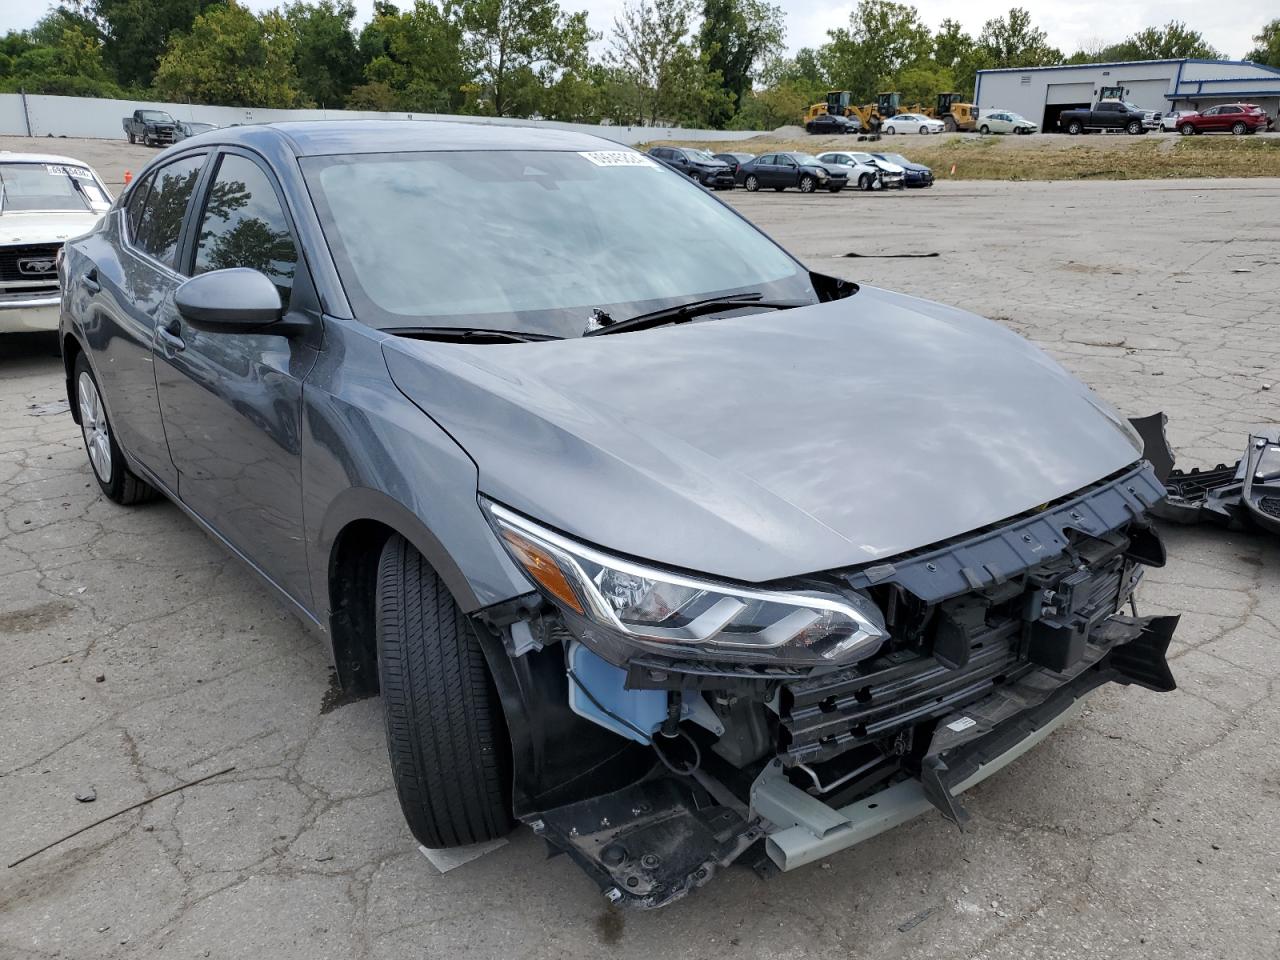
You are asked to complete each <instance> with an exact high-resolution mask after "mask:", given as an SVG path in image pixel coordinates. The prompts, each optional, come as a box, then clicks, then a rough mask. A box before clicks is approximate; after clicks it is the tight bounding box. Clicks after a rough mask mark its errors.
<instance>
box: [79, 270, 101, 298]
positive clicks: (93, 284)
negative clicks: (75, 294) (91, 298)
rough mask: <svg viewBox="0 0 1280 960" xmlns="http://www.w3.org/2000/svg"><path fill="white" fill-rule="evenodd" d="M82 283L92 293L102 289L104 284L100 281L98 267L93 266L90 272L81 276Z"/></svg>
mask: <svg viewBox="0 0 1280 960" xmlns="http://www.w3.org/2000/svg"><path fill="white" fill-rule="evenodd" d="M80 283H81V284H83V285H84V288H85V289H86V290H88V291H89V292H90V293H97V292H98V291H99V290H101V289H102V284H100V283H99V282H98V268H97V267H93V268H92V269H90V270H89V272H88V273H86V274H85V275H84V276H83V277H81V278H80Z"/></svg>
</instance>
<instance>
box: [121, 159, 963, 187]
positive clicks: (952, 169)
mask: <svg viewBox="0 0 1280 960" xmlns="http://www.w3.org/2000/svg"><path fill="white" fill-rule="evenodd" d="M955 175H956V165H955V164H954V163H953V164H952V165H951V176H953V177H954V176H955ZM128 182H129V181H128V180H126V181H125V183H128Z"/></svg>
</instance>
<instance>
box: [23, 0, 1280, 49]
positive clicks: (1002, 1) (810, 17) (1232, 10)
mask: <svg viewBox="0 0 1280 960" xmlns="http://www.w3.org/2000/svg"><path fill="white" fill-rule="evenodd" d="M245 2H246V3H247V5H248V6H249V7H252V8H253V9H255V10H262V9H266V8H268V7H274V6H278V5H279V3H280V0H245ZM775 2H780V3H781V4H782V8H783V10H785V11H786V15H787V46H788V47H789V48H790V49H792V50H795V49H797V48H798V47H806V46H817V45H819V44H820V43H822V42H823V41H824V40H825V39H826V37H827V31H828V30H829V29H831V28H832V27H833V26H843V25H844V24H846V23H847V22H848V19H849V13H850V12H851V11H852V10H853V8H854V6H855V2H852V0H851V2H840V0H775ZM410 3H411V0H400V3H399V5H400V6H401V7H405V6H409V5H410ZM355 4H356V10H357V14H356V20H357V22H358V23H364V22H366V21H367V20H368V19H369V16H370V14H371V13H372V11H373V0H355ZM561 5H562V6H563V7H564V8H565V9H567V10H580V9H584V8H585V9H586V11H587V13H588V15H589V17H590V20H591V26H592V28H593V29H594V30H596V31H597V32H600V33H605V32H607V30H608V27H609V25H610V24H611V23H612V22H613V18H614V16H615V15H616V14H617V12H618V10H619V9H620V8H621V6H622V0H561ZM915 6H916V8H917V9H918V10H919V11H920V15H921V16H922V17H923V18H924V21H925V22H926V23H927V24H929V26H930V27H936V26H937V25H938V23H939V22H941V21H942V19H943V18H944V17H948V16H950V17H954V18H956V19H958V20H959V21H960V22H961V23H963V24H964V26H965V28H966V29H967V30H969V31H970V32H971V33H973V34H975V35H976V34H977V33H978V31H979V30H981V29H982V24H983V23H984V22H985V21H986V20H987V19H988V18H990V17H995V16H1000V15H1002V14H1004V13H1006V12H1007V11H1008V9H1009V8H1010V7H1011V6H1023V7H1026V8H1027V9H1028V10H1030V11H1031V15H1032V19H1033V20H1034V22H1035V24H1036V25H1037V26H1039V27H1040V28H1041V29H1043V30H1045V31H1046V32H1047V33H1048V34H1049V42H1050V43H1052V44H1053V45H1054V46H1056V47H1058V48H1060V49H1061V50H1063V51H1064V52H1066V53H1071V52H1072V51H1073V50H1076V49H1078V48H1079V47H1080V46H1082V45H1085V44H1090V45H1092V44H1093V43H1094V42H1095V41H1103V42H1105V43H1112V42H1115V41H1117V40H1122V39H1124V38H1125V37H1126V36H1128V35H1129V34H1131V33H1134V32H1136V31H1138V30H1141V29H1142V28H1143V27H1146V26H1151V25H1157V24H1163V23H1166V22H1168V21H1169V20H1185V21H1186V22H1187V24H1188V25H1189V26H1191V27H1192V28H1193V29H1195V30H1199V31H1200V32H1201V33H1203V34H1204V35H1205V38H1206V39H1207V40H1208V41H1209V42H1210V43H1211V44H1212V45H1213V46H1214V47H1216V48H1217V49H1219V50H1221V51H1222V52H1223V53H1225V54H1227V55H1228V56H1229V57H1232V58H1237V59H1238V58H1240V57H1243V56H1244V55H1245V53H1246V52H1247V51H1248V50H1249V49H1250V48H1251V47H1252V46H1253V43H1252V38H1253V35H1254V34H1256V33H1258V31H1259V30H1261V28H1262V25H1263V24H1264V23H1265V22H1266V21H1268V20H1269V19H1271V18H1273V17H1275V16H1277V15H1280V10H1278V9H1277V7H1276V3H1275V0H1217V2H1216V3H1213V4H1206V3H1204V2H1194V3H1193V2H1191V0H1163V2H1159V3H1149V2H1142V0H1139V2H1133V3H1131V2H1125V3H1116V2H1115V0H969V2H967V3H964V4H963V5H962V4H958V3H955V2H954V0H917V2H916V3H915ZM42 9H43V7H42V5H41V3H40V2H38V0H37V2H36V3H29V4H28V3H20V2H18V0H0V32H3V31H5V30H10V29H24V28H26V27H29V26H31V24H32V23H33V22H34V21H35V20H36V18H37V17H38V16H39V15H40V12H41V10H42Z"/></svg>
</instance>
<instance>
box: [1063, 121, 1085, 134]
mask: <svg viewBox="0 0 1280 960" xmlns="http://www.w3.org/2000/svg"><path fill="white" fill-rule="evenodd" d="M1067 133H1069V134H1071V136H1073V137H1076V136H1079V135H1080V134H1082V133H1084V124H1082V123H1081V122H1080V121H1079V120H1072V121H1071V122H1070V123H1068V124H1067Z"/></svg>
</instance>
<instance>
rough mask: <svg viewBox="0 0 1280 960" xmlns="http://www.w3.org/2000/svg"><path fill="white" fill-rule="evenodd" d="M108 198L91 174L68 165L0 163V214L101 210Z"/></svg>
mask: <svg viewBox="0 0 1280 960" xmlns="http://www.w3.org/2000/svg"><path fill="white" fill-rule="evenodd" d="M110 203H111V198H110V197H108V196H107V194H106V191H105V190H103V189H102V186H101V185H100V184H99V183H98V181H97V180H96V179H95V178H94V176H93V172H92V171H91V170H90V169H89V168H88V167H84V166H80V165H79V164H70V163H0V213H15V212H29V211H33V210H105V209H106V208H107V207H108V206H109V205H110Z"/></svg>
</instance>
